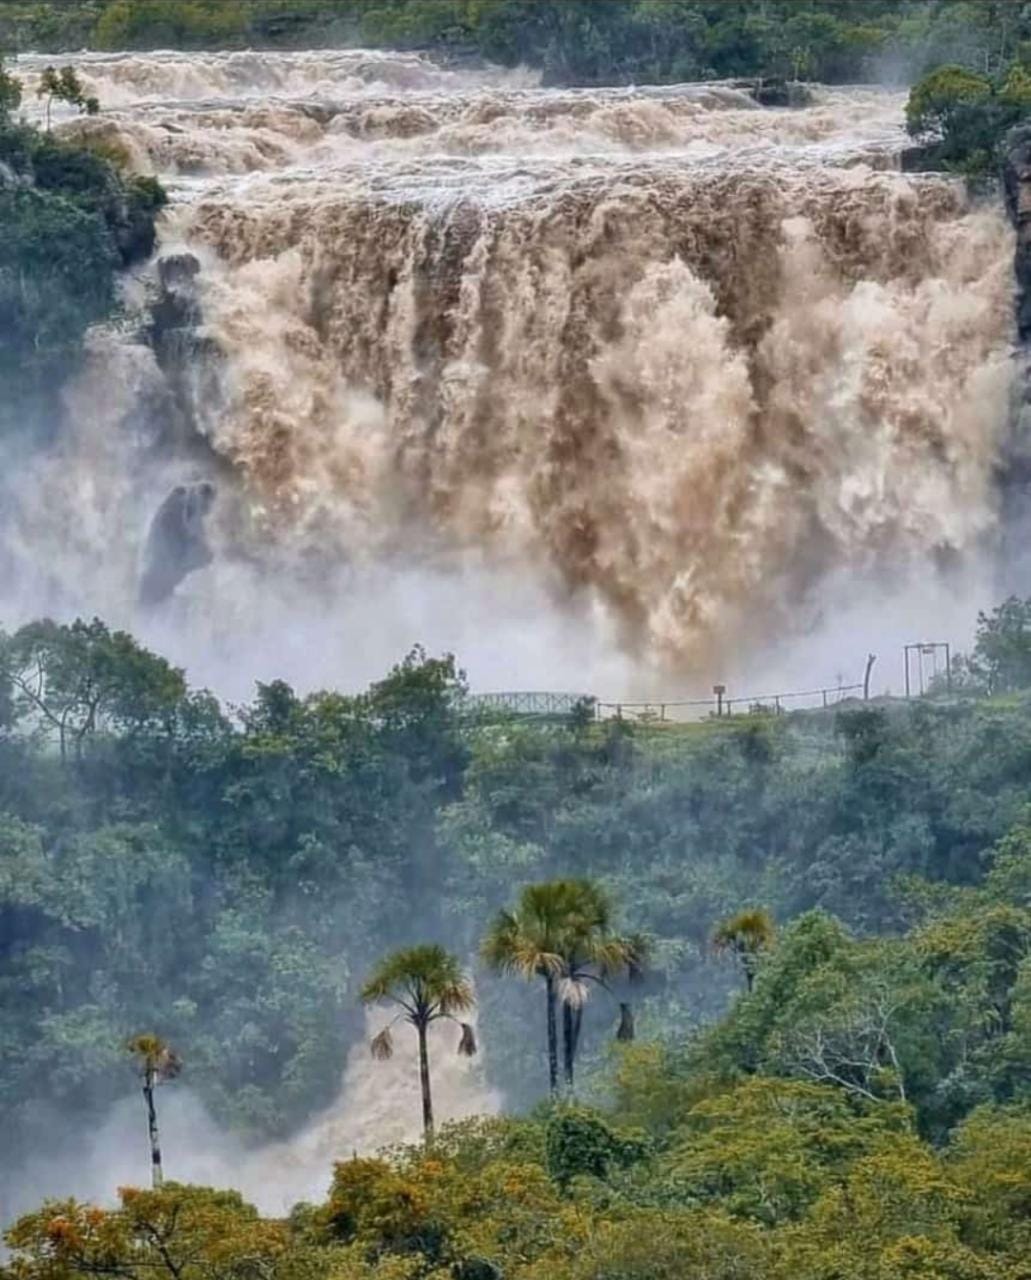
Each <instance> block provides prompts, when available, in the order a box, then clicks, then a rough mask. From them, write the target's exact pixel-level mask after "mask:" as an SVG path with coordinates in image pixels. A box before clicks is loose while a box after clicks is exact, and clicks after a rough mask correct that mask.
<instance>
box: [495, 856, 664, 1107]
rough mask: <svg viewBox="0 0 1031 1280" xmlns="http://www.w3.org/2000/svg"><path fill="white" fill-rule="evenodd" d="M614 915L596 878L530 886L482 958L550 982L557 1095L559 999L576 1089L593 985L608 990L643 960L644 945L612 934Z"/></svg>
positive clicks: (569, 1074) (567, 1067)
mask: <svg viewBox="0 0 1031 1280" xmlns="http://www.w3.org/2000/svg"><path fill="white" fill-rule="evenodd" d="M610 917H611V907H610V904H609V901H608V898H607V897H606V895H605V894H604V893H603V891H602V890H601V889H600V888H599V886H598V885H596V884H594V883H593V882H592V881H590V880H552V881H549V882H546V883H544V884H531V885H527V886H526V888H525V889H524V890H523V891H522V893H521V895H520V897H519V902H518V904H517V906H516V909H515V910H514V911H501V912H499V913H498V915H497V916H496V917H495V919H494V921H493V922H492V924H491V926H490V928H489V930H488V932H487V935H486V937H485V938H484V940H483V946H482V952H481V953H482V956H483V959H484V961H485V962H486V963H487V964H488V965H489V966H490V967H491V968H492V969H495V970H497V971H499V972H502V973H515V974H518V975H519V976H520V977H522V978H525V979H527V980H528V981H529V980H532V979H533V978H542V979H543V980H544V991H545V1002H546V1016H547V1038H548V1083H549V1087H550V1089H551V1092H552V1094H555V1093H557V1092H558V1083H559V1071H558V1019H557V1013H558V1003H559V1001H560V1000H561V1002H562V1021H563V1032H564V1035H563V1048H564V1052H563V1066H564V1075H565V1079H566V1082H567V1084H569V1085H572V1083H573V1063H574V1061H575V1058H576V1051H577V1047H578V1043H579V1037H580V1027H581V1023H582V1018H583V1005H584V1002H585V1000H586V998H587V994H588V991H589V985H588V984H589V983H592V982H595V983H601V984H603V985H604V984H605V982H606V979H607V978H608V977H611V976H612V975H614V974H616V973H618V972H619V971H620V970H626V971H628V972H630V973H636V971H637V969H638V968H639V965H640V962H641V960H642V959H643V950H644V948H643V943H642V942H641V940H640V939H629V938H618V937H615V936H614V935H612V933H611V931H610ZM625 1025H626V1023H625V1019H624V1026H625ZM623 1038H628V1037H627V1036H626V1035H625V1034H624V1037H623Z"/></svg>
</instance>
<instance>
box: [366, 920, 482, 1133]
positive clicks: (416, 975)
mask: <svg viewBox="0 0 1031 1280" xmlns="http://www.w3.org/2000/svg"><path fill="white" fill-rule="evenodd" d="M362 1000H363V1001H364V1002H365V1004H378V1003H380V1002H381V1001H385V1002H387V1003H390V1004H395V1005H400V1008H401V1011H400V1012H399V1013H398V1014H397V1015H396V1016H395V1017H394V1018H393V1019H392V1020H391V1021H390V1022H389V1023H388V1024H387V1025H386V1026H385V1027H384V1028H383V1030H382V1031H381V1032H380V1033H379V1034H378V1035H377V1036H375V1037H374V1038H373V1040H372V1045H371V1049H372V1056H373V1057H374V1058H376V1059H379V1060H380V1061H383V1060H385V1059H387V1058H390V1057H392V1056H393V1052H394V1045H393V1038H392V1036H391V1027H392V1026H393V1024H394V1023H395V1022H397V1021H398V1020H399V1019H403V1020H404V1021H405V1022H408V1023H410V1024H411V1025H412V1026H413V1027H414V1028H415V1031H416V1034H417V1035H418V1037H419V1085H420V1088H421V1090H422V1125H423V1132H424V1134H425V1136H426V1139H427V1141H429V1140H430V1139H431V1138H432V1137H433V1095H432V1092H431V1088H430V1061H429V1048H428V1045H427V1033H428V1032H429V1029H430V1026H431V1024H432V1023H434V1022H437V1021H439V1020H440V1019H441V1018H446V1019H447V1020H448V1021H450V1022H454V1023H457V1025H458V1026H459V1027H460V1028H461V1033H462V1034H461V1037H460V1039H459V1041H458V1052H459V1053H460V1054H462V1055H463V1056H465V1057H472V1055H473V1054H474V1053H475V1052H476V1036H475V1034H474V1032H473V1029H472V1026H471V1025H470V1024H469V1023H468V1022H462V1021H460V1020H459V1019H458V1018H457V1017H456V1016H455V1015H456V1014H460V1013H468V1012H469V1011H470V1010H471V1009H472V1008H473V1006H474V1004H475V1003H476V1000H475V997H474V996H473V989H472V985H471V983H470V982H469V980H468V979H467V978H466V977H465V976H464V974H463V973H462V969H461V966H460V964H459V963H458V961H457V960H456V959H455V957H454V956H452V955H450V954H449V953H448V952H447V951H445V950H444V948H443V947H441V946H437V945H436V944H432V943H431V944H426V945H424V946H420V947H409V948H408V949H406V950H403V951H395V952H393V953H392V954H391V955H388V956H386V957H385V958H384V959H383V960H381V961H380V963H379V965H378V966H377V967H376V969H375V970H373V973H372V975H371V977H370V978H369V979H368V981H367V982H366V983H365V986H364V987H363V988H362Z"/></svg>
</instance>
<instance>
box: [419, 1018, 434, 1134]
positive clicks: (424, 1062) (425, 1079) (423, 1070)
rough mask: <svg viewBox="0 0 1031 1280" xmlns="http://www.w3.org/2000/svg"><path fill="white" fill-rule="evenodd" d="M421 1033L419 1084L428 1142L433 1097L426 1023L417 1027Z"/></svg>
mask: <svg viewBox="0 0 1031 1280" xmlns="http://www.w3.org/2000/svg"><path fill="white" fill-rule="evenodd" d="M416 1031H418V1033H419V1084H420V1085H421V1087H422V1131H423V1135H424V1137H425V1138H426V1141H427V1142H430V1141H431V1140H432V1138H433V1097H432V1095H431V1094H430V1055H429V1051H428V1049H427V1047H426V1024H425V1023H422V1022H420V1023H419V1025H418V1026H417V1027H416Z"/></svg>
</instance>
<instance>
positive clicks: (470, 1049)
mask: <svg viewBox="0 0 1031 1280" xmlns="http://www.w3.org/2000/svg"><path fill="white" fill-rule="evenodd" d="M459 1025H460V1026H461V1028H462V1036H461V1039H460V1040H459V1041H458V1052H459V1054H460V1055H461V1056H462V1057H463V1058H471V1057H473V1056H474V1055H475V1053H476V1050H477V1049H478V1047H479V1046H478V1045H477V1043H476V1032H475V1030H474V1029H473V1027H472V1024H471V1023H468V1022H463V1023H460V1024H459Z"/></svg>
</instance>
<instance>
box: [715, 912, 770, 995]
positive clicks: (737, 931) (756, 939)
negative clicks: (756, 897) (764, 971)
mask: <svg viewBox="0 0 1031 1280" xmlns="http://www.w3.org/2000/svg"><path fill="white" fill-rule="evenodd" d="M773 939H774V927H773V921H772V920H771V919H770V916H769V913H768V912H766V911H763V910H761V909H749V910H746V911H739V912H738V913H737V914H736V915H733V916H728V917H727V919H726V920H724V921H722V922H721V923H720V924H719V925H718V926H717V927H716V931H715V933H714V934H713V935H712V945H713V947H714V948H715V949H716V950H717V951H722V952H728V953H729V954H731V955H733V956H736V957H737V959H738V960H739V961H740V963H741V969H742V971H743V973H744V975H745V986H746V988H747V989H748V990H749V991H751V990H752V987H753V985H754V983H755V975H756V972H757V970H758V968H759V961H760V959H761V957H762V953H763V952H764V951H768V950H769V948H770V947H771V946H772V945H773Z"/></svg>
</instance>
